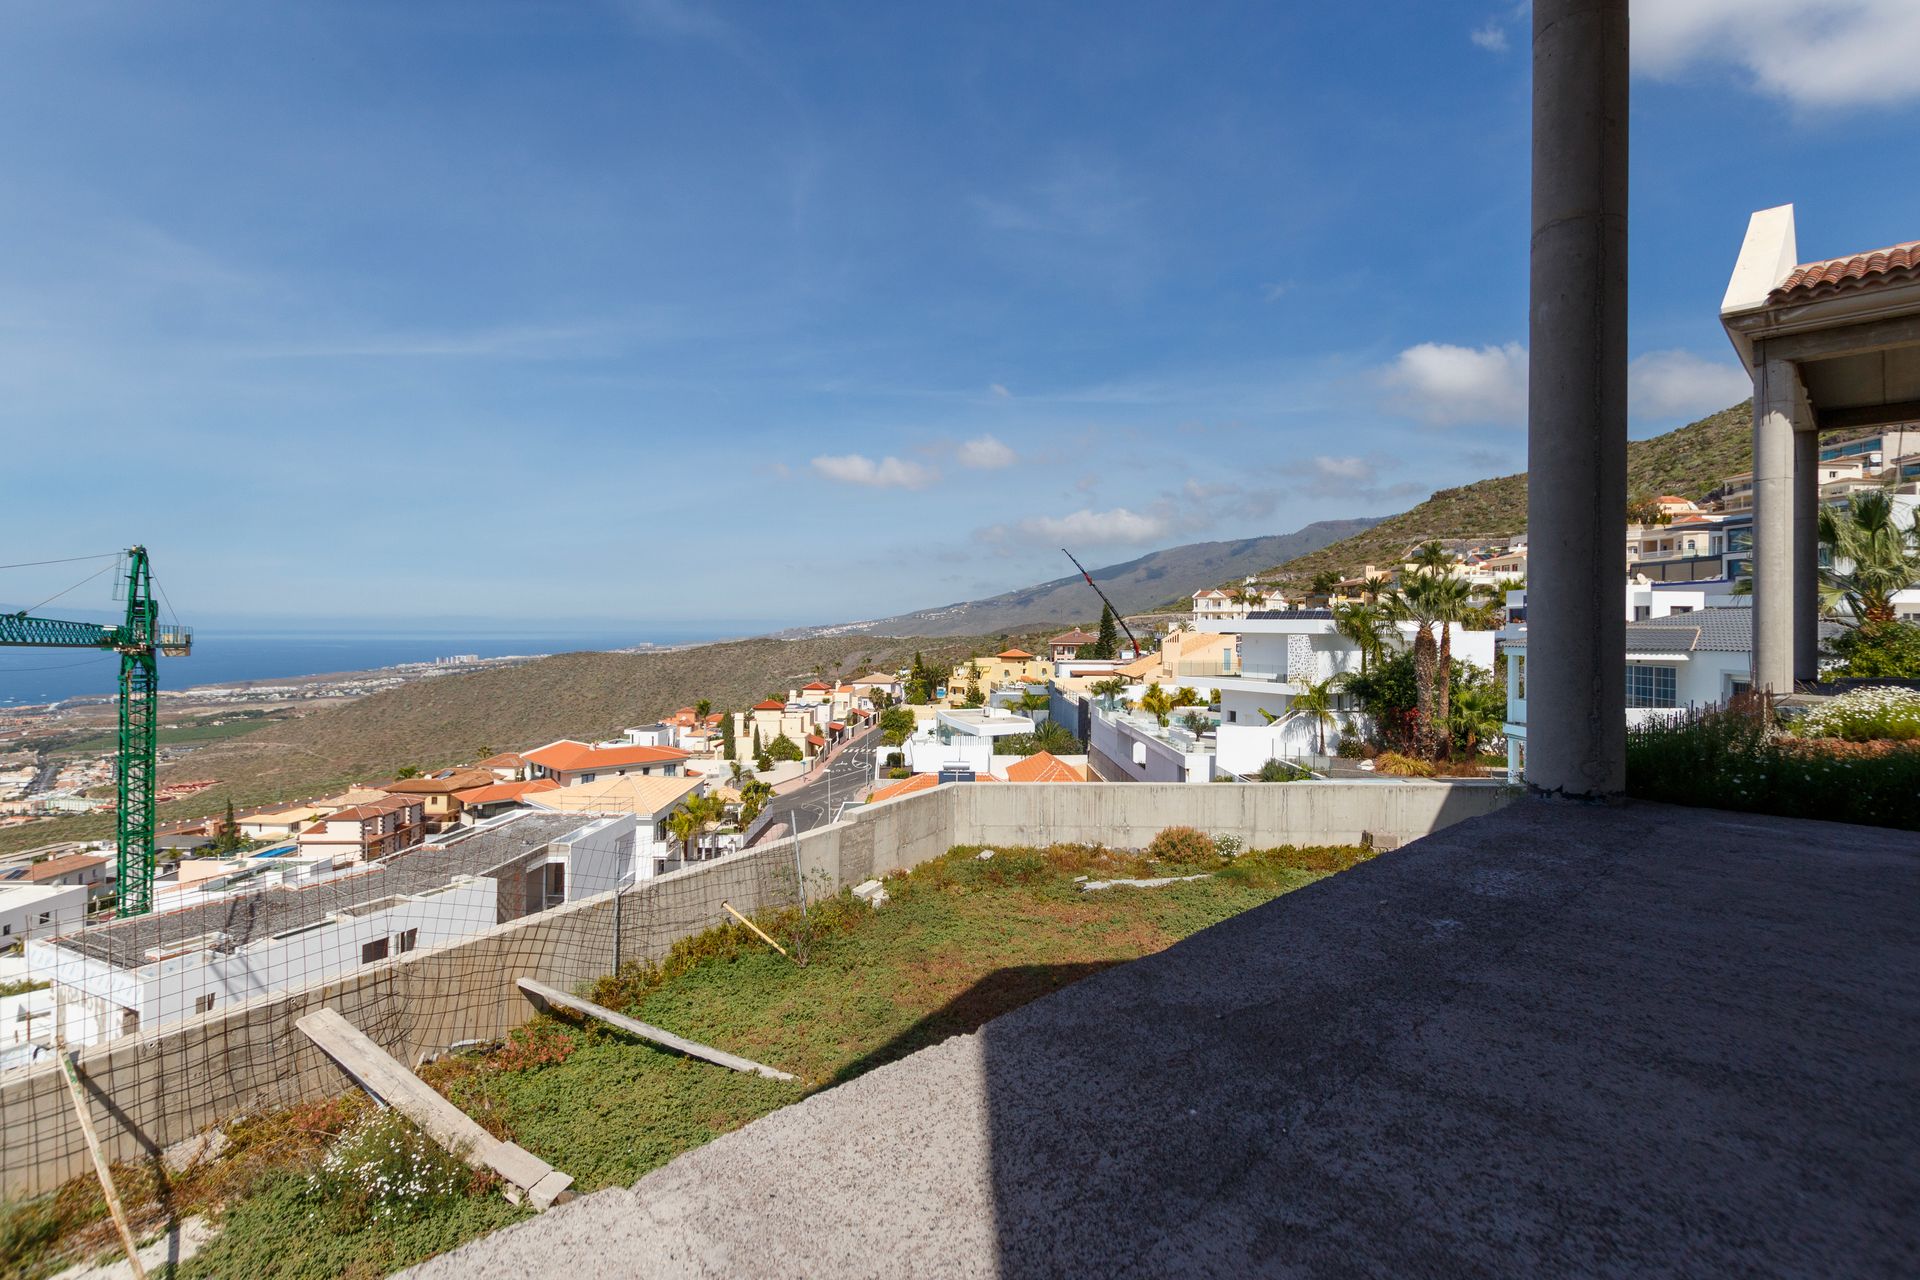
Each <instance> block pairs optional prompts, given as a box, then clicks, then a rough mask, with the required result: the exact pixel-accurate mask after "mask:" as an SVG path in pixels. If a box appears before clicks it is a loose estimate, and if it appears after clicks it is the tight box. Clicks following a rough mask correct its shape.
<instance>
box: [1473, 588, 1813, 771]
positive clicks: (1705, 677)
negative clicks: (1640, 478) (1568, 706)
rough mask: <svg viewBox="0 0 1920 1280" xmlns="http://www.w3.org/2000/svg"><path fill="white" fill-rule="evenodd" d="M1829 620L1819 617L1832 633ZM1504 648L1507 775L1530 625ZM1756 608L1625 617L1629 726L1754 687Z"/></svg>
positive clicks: (1520, 766) (1523, 753) (1515, 755)
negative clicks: (1650, 616) (1754, 626)
mask: <svg viewBox="0 0 1920 1280" xmlns="http://www.w3.org/2000/svg"><path fill="white" fill-rule="evenodd" d="M1834 629H1835V628H1834V624H1832V623H1823V624H1822V632H1823V633H1824V634H1830V633H1831V632H1832V631H1833V630H1834ZM1500 639H1501V643H1502V645H1503V646H1504V648H1505V649H1506V654H1507V723H1506V724H1505V725H1504V726H1503V731H1504V733H1505V734H1506V738H1507V776H1508V777H1509V778H1511V779H1514V780H1516V781H1517V780H1518V779H1519V778H1520V777H1521V776H1522V775H1523V774H1524V772H1525V769H1526V762H1527V664H1528V658H1527V628H1526V624H1525V623H1519V624H1515V625H1512V626H1509V627H1507V628H1506V629H1505V630H1503V631H1501V633H1500ZM1752 678H1753V610H1752V609H1750V608H1746V607H1741V606H1709V607H1707V608H1703V609H1694V610H1691V611H1678V612H1673V613H1669V614H1667V615H1665V616H1664V617H1657V618H1647V619H1642V620H1640V621H1637V622H1628V623H1627V705H1626V706H1625V707H1624V708H1623V709H1622V714H1624V715H1625V716H1626V718H1627V723H1628V724H1629V725H1634V724H1639V723H1642V722H1644V721H1646V720H1648V719H1650V718H1653V717H1657V716H1666V715H1672V714H1674V713H1675V712H1677V711H1682V710H1685V709H1688V708H1699V707H1711V706H1718V705H1720V704H1721V703H1724V702H1726V701H1727V700H1728V699H1729V698H1732V697H1733V696H1734V695H1735V694H1738V693H1744V692H1745V691H1746V690H1747V689H1749V688H1751V687H1752Z"/></svg>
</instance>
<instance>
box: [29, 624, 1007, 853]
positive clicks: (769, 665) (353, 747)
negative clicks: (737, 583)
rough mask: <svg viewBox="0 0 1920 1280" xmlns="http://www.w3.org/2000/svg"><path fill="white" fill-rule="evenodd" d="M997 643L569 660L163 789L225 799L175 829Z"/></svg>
mask: <svg viewBox="0 0 1920 1280" xmlns="http://www.w3.org/2000/svg"><path fill="white" fill-rule="evenodd" d="M994 643H995V641H994V640H981V641H978V642H977V643H969V642H967V641H966V640H963V639H939V640H924V639H923V640H912V639H907V640H885V639H876V638H873V637H869V636H845V637H839V638H836V639H828V640H772V639H760V640H742V641H737V642H734V643H728V644H712V645H701V646H698V647H695V648H688V649H676V650H666V651H662V652H657V653H567V654H558V655H556V656H554V657H551V658H543V659H541V660H539V661H537V662H529V663H526V664H524V665H521V666H515V667H501V668H495V669H492V670H486V671H477V672H474V673H472V674H470V675H456V676H443V677H440V678H438V679H434V680H421V681H416V682H414V683H412V684H407V685H403V686H401V687H399V688H397V689H390V690H387V691H386V692H383V693H376V694H373V695H371V696H370V697H366V698H362V699H359V700H357V701H354V702H349V703H346V704H345V705H341V706H335V707H326V708H323V709H318V710H314V711H312V712H309V713H308V714H305V715H301V716H297V717H295V718H292V719H288V720H284V721H274V722H272V723H270V724H267V725H265V726H263V727H262V728H261V729H259V730H258V731H256V732H254V733H250V734H248V735H247V736H245V737H242V738H236V739H232V740H229V741H224V742H220V743H216V744H212V745H209V746H207V747H204V748H202V749H200V750H197V751H195V752H193V753H192V754H191V755H189V756H187V757H185V758H184V759H182V760H180V761H179V762H177V763H175V764H172V765H169V766H167V767H165V768H163V769H162V770H161V780H162V781H163V782H171V781H178V780H181V779H185V778H217V779H219V785H218V786H215V787H212V788H209V789H208V790H206V791H202V792H200V793H198V794H196V795H194V796H191V797H188V798H186V799H183V800H179V801H176V802H174V803H171V804H168V805H165V806H164V807H162V809H161V810H160V818H161V821H162V822H163V823H166V822H173V821H177V820H179V819H182V818H193V817H201V816H204V815H206V814H212V813H219V812H220V811H221V810H222V809H223V808H224V807H225V806H226V804H227V802H228V800H232V801H233V803H234V804H235V805H238V806H242V807H244V806H248V805H254V804H261V803H266V802H269V801H279V800H293V799H304V798H310V797H313V796H317V795H321V794H324V793H326V792H329V791H337V790H339V789H340V788H341V787H342V786H344V785H346V784H348V783H352V782H378V781H382V780H384V779H387V778H391V777H392V776H393V775H394V774H395V773H396V772H397V771H398V770H400V769H401V768H403V767H405V766H407V765H413V766H415V767H417V768H421V769H432V768H436V767H439V766H442V765H449V764H458V763H463V762H466V761H470V760H473V759H475V758H476V757H477V755H478V754H479V753H480V752H481V751H482V750H483V749H491V750H493V751H511V750H516V749H520V748H525V747H534V746H539V745H541V744H542V743H547V742H551V741H553V740H554V739H556V738H562V737H568V738H584V739H589V740H591V739H601V738H606V737H610V736H612V735H614V734H617V733H618V732H619V731H620V730H621V729H623V728H625V727H626V726H628V725H637V724H645V723H646V722H648V721H650V720H655V719H658V718H659V717H660V716H661V715H664V714H667V713H670V712H672V711H673V710H675V709H676V708H679V707H683V706H685V705H687V704H688V703H690V702H693V701H695V700H697V699H700V698H708V699H711V700H712V702H713V705H714V707H715V708H716V709H719V710H732V711H737V710H740V709H741V708H743V707H747V706H750V705H751V704H752V703H754V702H756V701H758V700H759V699H761V698H764V697H766V696H767V695H769V694H772V693H778V694H780V695H781V696H783V697H784V696H785V694H786V691H787V690H788V689H792V688H795V687H796V686H798V685H801V684H805V683H806V682H807V681H808V680H811V679H814V678H815V677H816V676H820V677H824V678H827V679H831V678H833V677H834V676H837V675H838V676H856V675H862V674H864V673H865V672H866V671H867V670H868V669H870V668H872V667H875V666H878V667H881V668H884V669H886V670H894V669H896V668H899V667H902V666H905V665H906V664H908V663H910V662H911V661H912V660H913V655H914V652H915V651H916V650H920V651H923V652H924V653H925V655H926V658H927V660H928V661H929V662H944V661H958V660H959V659H960V658H962V657H965V656H966V655H967V654H968V653H971V652H977V651H983V650H984V651H991V647H992V646H993V644H994ZM112 831H113V819H112V816H111V815H109V814H93V815H89V816H86V817H75V818H61V819H58V820H56V821H53V822H44V823H34V824H31V825H28V826H22V827H12V828H8V829H5V830H0V852H5V851H7V850H10V849H21V848H26V847H29V846H32V845H39V844H45V843H49V842H51V841H55V840H72V839H81V838H92V837H99V836H108V835H111V834H112Z"/></svg>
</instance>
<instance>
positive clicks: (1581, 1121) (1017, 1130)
mask: <svg viewBox="0 0 1920 1280" xmlns="http://www.w3.org/2000/svg"><path fill="white" fill-rule="evenodd" d="M1917 1144H1920V838H1916V837H1915V836H1913V835H1912V834H1908V833H1901V832H1894V831H1884V830H1878V829H1873V828H1865V827H1849V826H1841V825H1837V824H1828V823H1814V822H1799V821H1789V820H1781V819H1773V818H1761V817H1750V816H1746V815H1737V814H1727V813H1720V812H1715V811H1710V810H1687V809H1677V808H1668V807H1664V806H1656V805H1645V804H1631V805H1626V806H1622V807H1619V808H1587V807H1579V806H1571V805H1565V804H1550V803H1547V802H1543V801H1527V802H1522V803H1520V804H1516V805H1515V806H1514V807H1512V808H1510V809H1508V810H1506V811H1505V812H1502V813H1499V814H1496V815H1494V816H1492V817H1488V818H1480V819H1476V820H1473V821H1470V822H1466V823H1462V824H1460V825H1458V826H1455V827H1452V828H1450V829H1448V830H1446V831H1443V832H1440V833H1438V834H1436V835H1432V836H1429V837H1427V838H1426V839H1424V840H1421V841H1418V842H1416V843H1414V844H1411V845H1408V846H1407V847H1406V848H1405V849H1403V850H1401V851H1399V852H1397V853H1393V854H1389V855H1385V856H1383V857H1381V858H1379V859H1377V860H1375V861H1374V862H1372V863H1369V864H1367V865H1365V866H1363V867H1360V868H1357V869H1355V870H1353V871H1350V872H1347V873H1345V874H1343V875H1339V876H1334V877H1332V878H1330V879H1328V880H1325V881H1322V882H1320V883H1318V884H1315V885H1313V886H1310V887H1309V888H1306V889H1303V890H1300V891H1299V892H1296V893H1293V894H1289V895H1287V896H1286V897H1283V898H1280V899H1279V900H1277V901H1275V902H1273V903H1271V904H1269V905H1267V906H1264V907H1261V908H1258V909H1256V910H1254V911H1250V912H1248V913H1246V914H1245V915H1242V916H1240V917H1238V918H1236V919H1233V920H1230V921H1227V922H1225V923H1223V924H1220V925H1218V926H1216V927H1214V928H1212V929H1209V930H1207V931H1205V932H1204V933H1201V934H1198V935H1196V936H1194V937H1192V938H1189V939H1188V940H1186V941H1185V942H1182V943H1180V944H1179V945H1177V946H1175V947H1173V948H1172V949H1170V950H1168V951H1166V952H1163V953H1161V954H1159V955H1156V956H1152V957H1149V958H1146V959H1143V960H1139V961H1136V962H1134V963H1132V964H1128V965H1123V966H1120V967H1118V968H1115V969H1111V970H1108V971H1106V972H1104V973H1101V974H1098V975H1096V976H1094V977H1091V978H1088V979H1086V980H1085V981H1082V982H1080V983H1077V984H1076V985H1074V986H1072V987H1069V988H1066V989H1064V990H1062V991H1060V992H1058V993H1056V994H1054V995H1052V996H1049V997H1047V998H1045V999H1042V1000H1039V1001H1037V1002H1035V1003H1034V1004H1031V1005H1029V1006H1027V1007H1026V1008H1024V1009H1021V1010H1019V1011H1017V1012H1015V1013H1012V1014H1009V1015H1007V1016H1005V1017H1003V1018H1000V1019H998V1020H996V1021H994V1022H992V1023H989V1024H988V1025H987V1026H985V1027H984V1028H982V1029H981V1030H980V1031H979V1032H978V1033H976V1034H974V1035H970V1036H960V1037H956V1038H954V1039H951V1040H948V1041H946V1042H944V1043H942V1044H940V1045H937V1046H935V1047H933V1048H931V1049H927V1050H924V1051H922V1052H920V1053H917V1054H914V1055H912V1056H911V1057H908V1058H906V1059H904V1060H902V1061H900V1062H897V1063H895V1064H893V1065H891V1066H887V1067H883V1068H881V1069H879V1070H877V1071H874V1072H872V1073H870V1074H868V1075H866V1076H864V1077H862V1078H860V1079H858V1080H855V1081H853V1082H851V1083H849V1084H846V1085H843V1086H841V1087H839V1088H836V1089H833V1090H831V1091H828V1092H826V1093H822V1094H819V1095H816V1096H814V1097H812V1098H810V1099H808V1100H807V1101H805V1102H803V1103H800V1104H799V1105H797V1106H793V1107H790V1108H787V1109H786V1110H784V1111H781V1112H778V1113H775V1114H774V1115H771V1116H768V1117H766V1118H764V1119H762V1120H759V1121H757V1122H755V1123H753V1124H751V1125H748V1126H747V1127H746V1128H744V1129H742V1130H740V1131H739V1132H736V1133H733V1134H731V1135H728V1136H727V1137H723V1138H721V1139H719V1140H717V1141H715V1142H713V1143H711V1144H709V1145H708V1146H706V1147H703V1148H701V1149H699V1150H696V1151H693V1152H690V1153H688V1154H687V1155H685V1156H682V1157H680V1158H679V1159H678V1160H675V1161H674V1162H673V1163H672V1164H670V1165H668V1166H666V1167H665V1168H662V1169H659V1170H656V1171H655V1172H654V1173H652V1174H650V1175H648V1176H647V1177H646V1178H644V1179H642V1180H641V1181H640V1182H639V1183H638V1184H637V1185H636V1186H634V1187H633V1188H632V1189H631V1190H628V1189H614V1190H610V1191H604V1192H601V1193H598V1194H596V1195H592V1196H589V1197H586V1198H584V1199H582V1200H580V1201H578V1202H576V1203H574V1204H571V1205H567V1206H564V1207H562V1208H560V1209H557V1210H554V1211H552V1212H549V1213H547V1214H546V1215H544V1216H543V1217H540V1218H537V1219H534V1220H531V1221H528V1222H526V1223H523V1224H520V1225H518V1226H516V1227H513V1228H510V1229H508V1230H506V1231H503V1232H500V1233H499V1234H497V1235H495V1236H492V1237H489V1238H487V1239H483V1240H480V1241H477V1242H475V1243H473V1244H471V1245H468V1246H467V1247H466V1248H464V1249H462V1250H459V1251H458V1252H455V1253H453V1254H450V1255H447V1256H444V1257H442V1258H438V1259H435V1260H433V1261H431V1262H429V1263H427V1264H425V1265H423V1266H421V1267H419V1268H417V1269H416V1270H415V1271H414V1272H412V1273H410V1274H412V1275H415V1276H418V1277H422V1278H426V1277H433V1278H436V1280H437V1278H439V1277H456V1276H457V1277H463V1278H464V1277H491V1276H500V1277H507V1276H516V1277H517V1276H526V1275H564V1276H567V1277H569V1278H570V1280H589V1278H590V1277H609V1276H655V1275H660V1276H667V1275H675V1276H678V1275H703V1276H742V1275H746V1276H754V1277H770V1276H909V1275H911V1276H982V1275H993V1274H1002V1275H1013V1276H1052V1275H1100V1276H1148V1275H1186V1274H1191V1275H1246V1274H1263V1275H1300V1276H1331V1275H1375V1276H1439V1275H1460V1274H1481V1275H1611V1276H1636V1277H1638V1276H1648V1275H1690V1276H1697V1275H1795V1276H1820V1277H1828V1276H1913V1275H1916V1274H1920V1154H1917V1150H1920V1145H1917ZM562 1164H563V1165H564V1161H563V1162H562Z"/></svg>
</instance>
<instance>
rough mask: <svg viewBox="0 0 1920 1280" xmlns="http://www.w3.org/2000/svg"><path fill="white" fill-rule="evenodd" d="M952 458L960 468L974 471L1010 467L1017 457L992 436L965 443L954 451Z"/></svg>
mask: <svg viewBox="0 0 1920 1280" xmlns="http://www.w3.org/2000/svg"><path fill="white" fill-rule="evenodd" d="M954 457H955V459H956V460H957V461H958V462H959V463H960V465H961V466H963V467H972V468H973V469H974V470H976V471H994V470H998V469H999V468H1001V467H1010V466H1012V465H1013V464H1014V463H1015V462H1016V461H1017V460H1018V455H1016V454H1015V453H1014V451H1013V450H1012V449H1011V448H1009V447H1008V446H1006V445H1004V444H1002V443H1001V442H1000V441H998V440H996V439H994V438H993V437H992V436H979V437H977V438H975V439H972V440H968V441H966V442H965V443H963V444H961V445H960V446H959V447H958V448H957V449H955V450H954Z"/></svg>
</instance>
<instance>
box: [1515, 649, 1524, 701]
mask: <svg viewBox="0 0 1920 1280" xmlns="http://www.w3.org/2000/svg"><path fill="white" fill-rule="evenodd" d="M1513 696H1514V697H1516V698H1524V697H1526V696H1527V655H1526V654H1524V653H1518V654H1515V655H1514V658H1513Z"/></svg>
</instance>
